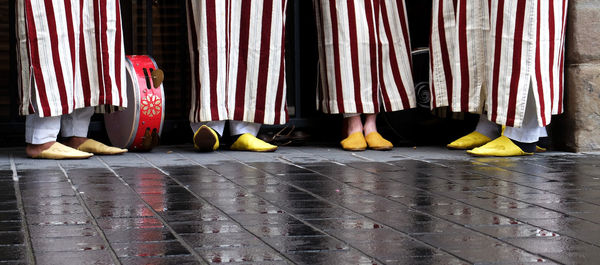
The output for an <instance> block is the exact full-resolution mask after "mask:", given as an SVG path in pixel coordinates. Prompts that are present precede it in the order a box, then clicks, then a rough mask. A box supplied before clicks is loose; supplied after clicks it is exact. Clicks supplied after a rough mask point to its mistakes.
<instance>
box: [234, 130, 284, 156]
mask: <svg viewBox="0 0 600 265" xmlns="http://www.w3.org/2000/svg"><path fill="white" fill-rule="evenodd" d="M230 149H231V150H236V151H253V152H273V151H275V150H277V146H276V145H272V144H269V143H267V142H265V141H263V140H261V139H258V138H256V136H254V135H252V134H249V133H244V134H242V135H241V136H240V137H238V139H237V140H236V141H235V142H234V143H233V144H232V145H231V147H230Z"/></svg>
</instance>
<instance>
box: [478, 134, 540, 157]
mask: <svg viewBox="0 0 600 265" xmlns="http://www.w3.org/2000/svg"><path fill="white" fill-rule="evenodd" d="M467 153H469V154H471V155H475V156H524V155H533V153H527V152H524V151H523V150H522V149H521V148H520V147H518V146H517V145H516V144H515V143H513V141H512V140H510V139H509V138H508V137H506V136H500V137H498V138H496V139H495V140H493V141H491V142H489V143H487V144H485V145H483V146H481V147H477V148H475V149H473V150H469V151H467Z"/></svg>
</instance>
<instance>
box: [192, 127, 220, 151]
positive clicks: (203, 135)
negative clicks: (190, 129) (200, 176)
mask: <svg viewBox="0 0 600 265" xmlns="http://www.w3.org/2000/svg"><path fill="white" fill-rule="evenodd" d="M194 148H196V150H198V151H200V152H211V151H215V150H217V149H219V135H218V134H217V132H215V130H213V129H212V128H210V127H208V126H206V125H202V126H200V128H198V130H197V131H196V132H195V133H194Z"/></svg>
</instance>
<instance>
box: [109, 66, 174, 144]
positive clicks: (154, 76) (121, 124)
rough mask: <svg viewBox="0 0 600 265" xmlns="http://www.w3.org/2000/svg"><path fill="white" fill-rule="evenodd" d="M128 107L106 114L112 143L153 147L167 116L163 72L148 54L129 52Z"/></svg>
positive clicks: (127, 70)
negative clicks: (130, 53) (131, 53)
mask: <svg viewBox="0 0 600 265" xmlns="http://www.w3.org/2000/svg"><path fill="white" fill-rule="evenodd" d="M126 61H127V64H126V72H127V74H126V75H127V108H126V109H125V110H123V111H116V112H112V113H108V114H105V115H104V123H105V125H106V131H107V133H108V138H109V139H110V142H111V143H112V145H114V146H117V147H120V148H127V149H129V150H130V151H150V150H151V149H152V148H153V147H155V146H156V145H158V142H159V138H160V134H161V132H162V127H163V121H164V117H165V112H164V110H165V95H164V92H163V86H162V81H163V72H162V71H161V70H160V69H158V67H157V65H156V62H155V61H154V59H152V58H151V57H150V56H147V55H131V56H127V59H126Z"/></svg>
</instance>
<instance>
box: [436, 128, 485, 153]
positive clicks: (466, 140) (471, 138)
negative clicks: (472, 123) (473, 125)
mask: <svg viewBox="0 0 600 265" xmlns="http://www.w3.org/2000/svg"><path fill="white" fill-rule="evenodd" d="M491 140H492V139H490V138H489V137H487V136H485V135H483V134H481V133H479V132H476V131H473V132H472V133H469V134H467V135H465V136H463V137H460V138H458V139H456V140H455V141H454V142H451V143H449V144H448V145H446V146H447V147H448V148H450V149H460V150H466V149H473V148H475V147H480V146H482V145H484V144H487V143H489V142H490V141H491Z"/></svg>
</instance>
